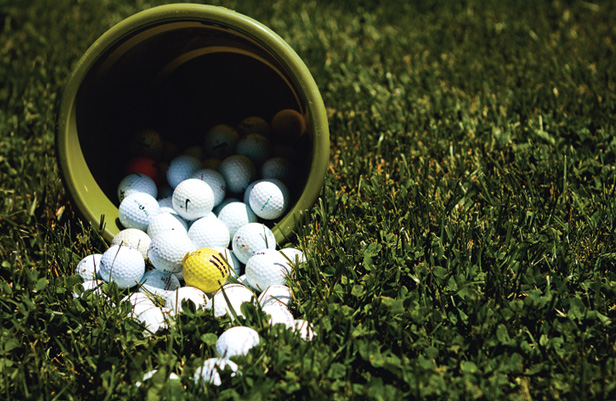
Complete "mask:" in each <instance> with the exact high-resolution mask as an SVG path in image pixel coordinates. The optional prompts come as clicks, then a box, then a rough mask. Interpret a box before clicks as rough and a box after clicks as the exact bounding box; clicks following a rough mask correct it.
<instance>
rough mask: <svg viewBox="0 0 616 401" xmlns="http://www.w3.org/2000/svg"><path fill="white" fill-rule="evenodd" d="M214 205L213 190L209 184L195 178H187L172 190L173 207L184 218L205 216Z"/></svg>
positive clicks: (194, 218) (190, 218)
mask: <svg viewBox="0 0 616 401" xmlns="http://www.w3.org/2000/svg"><path fill="white" fill-rule="evenodd" d="M213 207H214V192H212V188H210V186H209V185H208V184H207V183H205V182H203V181H201V180H198V179H196V178H189V179H187V180H184V181H182V182H181V183H179V184H178V185H177V187H176V188H175V190H174V191H173V208H174V209H175V211H176V212H178V214H179V215H180V216H182V217H183V218H185V219H186V220H197V219H198V218H200V217H204V216H207V215H208V214H210V212H211V211H212V208H213Z"/></svg>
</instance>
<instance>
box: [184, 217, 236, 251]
mask: <svg viewBox="0 0 616 401" xmlns="http://www.w3.org/2000/svg"><path fill="white" fill-rule="evenodd" d="M188 236H189V237H190V239H191V240H192V242H193V244H194V245H195V247H196V248H214V247H222V248H226V247H228V246H229V243H230V242H231V237H230V235H229V229H228V228H227V226H226V225H225V223H223V222H222V221H220V220H218V218H216V217H215V216H212V217H203V218H200V219H199V220H196V221H194V222H193V223H192V224H191V225H190V228H189V229H188Z"/></svg>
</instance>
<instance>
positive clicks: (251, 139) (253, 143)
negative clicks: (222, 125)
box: [235, 133, 271, 166]
mask: <svg viewBox="0 0 616 401" xmlns="http://www.w3.org/2000/svg"><path fill="white" fill-rule="evenodd" d="M235 152H236V153H237V154H238V155H244V156H246V157H248V158H249V159H250V160H252V162H253V163H254V164H255V165H256V166H260V165H261V164H263V162H264V161H266V160H267V159H268V158H269V156H270V154H271V146H270V142H269V139H267V138H266V137H264V136H263V135H260V134H254V133H253V134H248V135H246V136H245V137H243V138H242V139H240V141H239V142H238V143H237V147H236V149H235Z"/></svg>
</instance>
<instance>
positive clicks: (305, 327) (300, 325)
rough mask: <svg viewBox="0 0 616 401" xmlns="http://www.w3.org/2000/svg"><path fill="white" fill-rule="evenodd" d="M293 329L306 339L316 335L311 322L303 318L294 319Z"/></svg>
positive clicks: (308, 339)
mask: <svg viewBox="0 0 616 401" xmlns="http://www.w3.org/2000/svg"><path fill="white" fill-rule="evenodd" d="M295 331H296V332H297V333H298V334H299V335H300V337H301V338H302V339H304V340H306V341H310V340H312V339H313V338H314V337H315V336H316V335H317V333H316V332H315V331H314V327H313V326H312V323H310V322H307V321H306V320H304V319H295Z"/></svg>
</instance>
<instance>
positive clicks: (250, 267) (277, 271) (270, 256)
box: [246, 249, 289, 291]
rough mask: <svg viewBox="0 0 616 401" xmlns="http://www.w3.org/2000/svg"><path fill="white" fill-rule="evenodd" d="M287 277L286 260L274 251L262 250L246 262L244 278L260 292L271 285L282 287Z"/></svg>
mask: <svg viewBox="0 0 616 401" xmlns="http://www.w3.org/2000/svg"><path fill="white" fill-rule="evenodd" d="M288 275H289V268H288V264H287V260H286V258H285V257H284V256H283V255H282V254H281V253H280V252H278V251H277V250H275V249H263V250H260V251H256V252H255V253H253V254H252V256H251V257H250V259H248V261H247V262H246V278H247V279H248V281H249V282H250V283H251V284H252V285H254V286H255V287H256V288H257V289H259V290H260V291H265V290H266V289H267V288H268V287H270V286H272V285H284V284H285V283H286V278H287V276H288Z"/></svg>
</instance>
